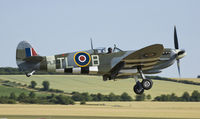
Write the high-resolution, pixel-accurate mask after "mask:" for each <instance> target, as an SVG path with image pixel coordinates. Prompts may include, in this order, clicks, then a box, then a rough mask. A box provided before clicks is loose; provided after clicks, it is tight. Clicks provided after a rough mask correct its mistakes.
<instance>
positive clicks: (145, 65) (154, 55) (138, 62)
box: [122, 44, 164, 70]
mask: <svg viewBox="0 0 200 119" xmlns="http://www.w3.org/2000/svg"><path fill="white" fill-rule="evenodd" d="M163 50H164V47H163V45H161V44H155V45H151V46H147V47H145V48H142V49H140V50H137V51H135V52H133V53H131V54H129V55H128V56H126V57H125V58H124V59H123V60H122V61H124V62H125V66H124V68H134V67H137V66H141V68H142V69H143V70H148V69H151V68H152V67H153V66H154V65H155V64H156V63H157V62H158V61H159V59H160V57H161V55H162V53H163Z"/></svg>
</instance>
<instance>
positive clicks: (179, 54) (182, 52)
mask: <svg viewBox="0 0 200 119" xmlns="http://www.w3.org/2000/svg"><path fill="white" fill-rule="evenodd" d="M184 56H186V52H185V50H180V51H178V53H177V58H176V59H181V58H183V57H184Z"/></svg>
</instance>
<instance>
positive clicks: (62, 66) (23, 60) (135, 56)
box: [16, 27, 186, 94]
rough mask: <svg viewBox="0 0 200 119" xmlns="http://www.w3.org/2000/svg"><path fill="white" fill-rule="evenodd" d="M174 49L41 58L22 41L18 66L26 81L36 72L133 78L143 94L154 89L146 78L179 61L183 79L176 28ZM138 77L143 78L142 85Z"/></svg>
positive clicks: (158, 46)
mask: <svg viewBox="0 0 200 119" xmlns="http://www.w3.org/2000/svg"><path fill="white" fill-rule="evenodd" d="M174 45H175V49H171V48H164V47H163V45H162V44H153V45H150V46H147V47H145V48H142V49H140V50H136V51H135V50H130V51H123V50H121V49H119V48H117V47H116V46H115V47H114V48H113V50H112V48H109V49H108V52H106V51H105V48H97V49H93V45H92V41H91V49H90V50H86V51H78V52H72V53H64V54H58V55H53V56H40V55H38V54H37V52H36V51H35V50H34V48H33V47H32V46H31V45H30V44H29V43H28V42H26V41H21V42H20V43H19V44H18V46H17V50H16V62H17V65H18V67H19V69H20V70H21V71H23V72H25V74H26V76H27V77H30V76H31V75H33V74H34V72H35V71H38V70H40V71H47V72H59V73H64V74H87V75H101V76H103V80H104V81H107V80H115V79H117V78H119V77H122V76H133V77H134V78H135V81H136V84H135V86H134V87H133V90H134V92H135V93H136V94H142V93H143V92H144V90H149V89H151V88H152V85H153V82H152V80H151V79H147V78H146V77H145V74H156V73H160V72H161V70H162V69H164V68H167V67H169V66H171V65H172V64H174V62H175V61H176V60H177V66H178V72H179V75H180V66H179V62H180V61H179V60H180V59H181V58H183V57H184V56H185V55H186V52H185V50H181V49H179V45H178V38H177V33H176V27H174ZM138 75H139V76H140V77H141V78H142V81H141V82H140V81H139V80H138Z"/></svg>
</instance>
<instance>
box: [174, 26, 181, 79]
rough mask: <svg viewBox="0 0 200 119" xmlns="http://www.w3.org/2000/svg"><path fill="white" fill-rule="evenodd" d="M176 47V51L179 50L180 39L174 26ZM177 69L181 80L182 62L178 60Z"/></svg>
mask: <svg viewBox="0 0 200 119" xmlns="http://www.w3.org/2000/svg"><path fill="white" fill-rule="evenodd" d="M174 47H175V49H176V50H177V49H179V44H178V37H177V33H176V26H174ZM177 68H178V74H179V78H180V77H181V71H180V60H179V59H177Z"/></svg>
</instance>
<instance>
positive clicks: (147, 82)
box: [133, 68, 153, 94]
mask: <svg viewBox="0 0 200 119" xmlns="http://www.w3.org/2000/svg"><path fill="white" fill-rule="evenodd" d="M138 72H139V73H140V76H141V78H142V82H140V81H139V80H138V77H137V75H136V76H134V78H135V82H136V85H135V86H134V87H133V90H134V92H135V93H136V94H142V93H143V92H144V90H149V89H151V88H152V86H153V81H152V80H151V79H146V77H145V76H144V74H143V73H142V70H141V68H138Z"/></svg>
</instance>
